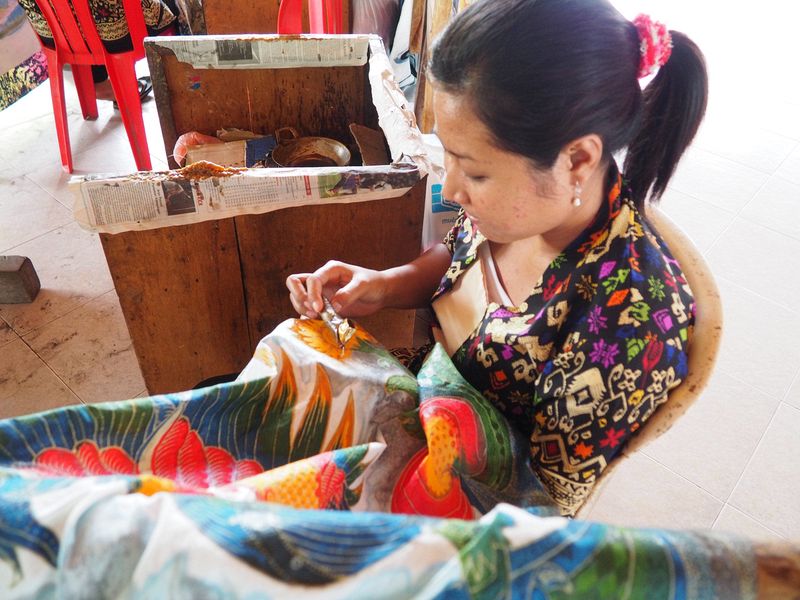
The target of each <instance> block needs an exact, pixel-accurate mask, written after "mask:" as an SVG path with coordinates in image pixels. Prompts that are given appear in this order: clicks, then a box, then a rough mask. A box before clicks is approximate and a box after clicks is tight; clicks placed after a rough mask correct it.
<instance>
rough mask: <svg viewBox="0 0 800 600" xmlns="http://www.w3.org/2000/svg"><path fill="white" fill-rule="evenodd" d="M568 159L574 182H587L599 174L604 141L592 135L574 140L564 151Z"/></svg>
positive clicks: (594, 134)
mask: <svg viewBox="0 0 800 600" xmlns="http://www.w3.org/2000/svg"><path fill="white" fill-rule="evenodd" d="M562 152H564V153H565V154H566V158H567V159H568V160H567V162H566V164H567V165H569V171H570V176H571V179H572V181H580V182H584V183H585V182H586V181H588V180H589V179H590V178H591V177H592V175H594V174H595V173H596V172H597V169H598V167H599V166H600V163H601V161H602V159H603V140H602V139H600V136H599V135H597V134H596V133H590V134H589V135H584V136H582V137H579V138H577V139H574V140H572V141H571V142H570V143H569V144H567V145H566V146H564V149H563V150H562Z"/></svg>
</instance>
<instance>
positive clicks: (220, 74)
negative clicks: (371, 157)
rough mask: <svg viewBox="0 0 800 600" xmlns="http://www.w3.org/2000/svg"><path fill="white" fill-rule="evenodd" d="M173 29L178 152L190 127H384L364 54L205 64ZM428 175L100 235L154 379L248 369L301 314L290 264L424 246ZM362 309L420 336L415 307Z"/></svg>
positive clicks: (395, 258)
mask: <svg viewBox="0 0 800 600" xmlns="http://www.w3.org/2000/svg"><path fill="white" fill-rule="evenodd" d="M207 37H211V38H212V39H214V38H215V37H216V36H207ZM230 37H231V36H220V38H219V41H220V42H227V41H229V38H230ZM352 37H354V38H355V37H357V36H352ZM169 39H170V38H167V40H169ZM174 39H175V40H180V41H181V43H184V42H187V41H188V42H191V38H174ZM254 39H255V38H254ZM163 40H164V38H159V39H158V42H159V43H158V44H156V43H153V42H152V41H148V42H147V43H146V45H147V53H148V61H149V63H150V71H151V74H152V77H153V87H154V91H155V96H156V101H157V108H158V112H159V118H160V121H161V127H162V132H163V137H164V144H165V148H166V149H167V154H168V155H169V154H171V150H172V147H173V145H174V143H175V140H176V139H177V137H178V136H179V135H181V134H182V133H185V132H188V131H200V132H202V133H206V134H214V132H215V131H216V130H217V129H219V128H222V127H239V128H242V129H249V130H251V131H254V132H257V133H271V132H273V131H274V130H275V129H277V128H278V127H281V126H287V125H293V126H295V127H297V128H299V129H300V130H301V132H302V133H304V134H306V135H323V136H327V137H332V138H334V139H339V140H342V141H345V140H348V139H349V135H350V134H349V130H348V126H349V124H351V123H358V124H361V125H366V126H368V127H372V128H378V127H379V123H378V121H379V119H378V109H376V106H375V103H373V97H372V89H371V85H370V80H369V69H370V64H369V63H368V62H364V64H358V65H347V66H325V65H320V66H298V67H291V66H289V67H287V66H281V67H279V68H274V67H271V66H263V65H251V66H249V67H247V68H225V66H224V65H220V64H217V65H216V67H215V68H211V69H209V68H198V67H197V66H193V64H191V62H186V61H182V60H179V58H180V57H179V56H178V54H180V52H177V53H176V52H173V51H171V50H169V49H168V48H167V47H166V45H165V44H164V43H163ZM309 43H313V41H309ZM219 47H220V48H223V49H224V47H225V44H220V45H219ZM371 52H372V51H371ZM323 62H324V61H323ZM385 133H387V138H389V139H391V138H392V137H393V136H392V135H389V133H390V132H385ZM394 133H397V132H394ZM394 137H396V136H394ZM400 137H401V138H402V135H401V136H400ZM353 146H354V144H353ZM395 150H396V149H395V148H392V152H393V153H395V152H394V151H395ZM355 151H357V148H355ZM171 166H173V167H175V166H177V165H175V164H174V163H173V164H172V165H171ZM356 168H357V167H356ZM425 185H426V181H425V178H424V177H421V178H419V177H418V181H417V183H416V184H414V185H413V186H412V187H411V188H410V189H408V190H407V191H405V192H404V193H402V195H398V196H395V197H390V198H385V199H381V200H369V201H364V202H351V203H347V204H330V203H328V204H323V205H314V206H296V207H288V208H281V209H279V210H274V211H272V212H266V213H263V214H245V215H238V216H235V217H228V218H220V219H214V220H204V221H202V222H196V223H190V224H181V225H174V226H167V227H159V228H153V229H141V228H133V227H132V228H131V230H130V231H124V232H121V233H115V234H110V233H101V239H102V243H103V248H104V250H105V253H106V257H107V260H108V264H109V267H110V270H111V274H112V277H113V279H114V283H115V286H116V290H117V294H118V296H119V299H120V304H121V306H122V310H123V313H124V315H125V319H126V322H127V325H128V329H129V331H130V335H131V339H132V341H133V346H134V349H135V352H136V355H137V357H138V359H139V364H140V366H141V369H142V373H143V375H144V379H145V382H146V384H147V389H148V391H149V392H150V393H151V394H154V393H165V392H172V391H177V390H182V389H188V388H191V387H193V386H195V385H196V384H197V383H198V382H200V381H202V380H204V379H206V378H209V377H212V376H216V375H220V374H225V373H232V372H237V371H239V370H240V369H241V368H242V367H243V366H244V365H245V364H246V363H247V361H248V360H249V359H250V357H251V356H252V352H253V349H254V348H255V345H256V344H257V342H258V340H259V339H260V338H261V337H263V336H264V335H265V334H267V333H268V332H269V331H271V330H272V329H273V328H274V327H275V326H276V325H277V324H278V323H279V322H281V321H283V320H284V319H286V318H289V317H292V316H295V313H294V310H293V308H292V306H291V303H290V302H289V297H288V291H287V290H286V287H285V280H286V278H287V276H288V275H290V274H292V273H300V272H308V271H312V270H314V269H316V268H318V267H319V266H321V265H323V264H324V263H325V262H326V261H327V260H329V259H338V260H342V261H346V262H352V263H355V264H359V265H363V266H366V267H370V268H375V269H383V268H387V267H391V266H395V265H398V264H403V263H405V262H408V261H410V260H412V259H413V258H415V257H416V256H417V255H418V253H419V249H420V241H421V231H422V219H423V208H424V200H425ZM97 230H98V231H101V232H102V228H99V229H97ZM360 321H361V322H362V324H364V325H365V326H366V327H367V329H368V330H369V331H371V332H372V333H373V334H374V335H375V336H376V337H377V338H378V339H379V340H381V341H382V342H384V344H386V345H387V346H390V347H391V346H408V345H411V343H412V330H413V323H414V311H410V310H386V311H383V312H381V313H380V314H378V315H375V316H373V317H370V318H365V319H362V320H360Z"/></svg>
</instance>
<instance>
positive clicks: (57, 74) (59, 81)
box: [45, 52, 72, 173]
mask: <svg viewBox="0 0 800 600" xmlns="http://www.w3.org/2000/svg"><path fill="white" fill-rule="evenodd" d="M45 56H46V57H47V74H48V75H49V76H50V96H51V98H52V100H53V117H55V120H56V136H58V150H59V152H60V153H61V165H62V167H63V168H64V170H65V171H66V172H67V173H72V150H70V147H69V123H68V121H67V105H66V103H65V102H64V73H63V67H64V65H63V64H62V63H61V62H59V60H58V57H57V56H56V53H55V52H45Z"/></svg>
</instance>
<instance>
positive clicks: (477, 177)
mask: <svg viewBox="0 0 800 600" xmlns="http://www.w3.org/2000/svg"><path fill="white" fill-rule="evenodd" d="M465 175H466V174H465ZM466 177H467V179H469V180H470V181H474V182H476V183H480V182H481V181H485V180H486V175H466Z"/></svg>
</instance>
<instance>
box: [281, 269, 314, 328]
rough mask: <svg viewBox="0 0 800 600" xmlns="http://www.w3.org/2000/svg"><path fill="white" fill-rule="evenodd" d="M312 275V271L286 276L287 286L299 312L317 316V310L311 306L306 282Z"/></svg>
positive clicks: (293, 303) (293, 304) (290, 298)
mask: <svg viewBox="0 0 800 600" xmlns="http://www.w3.org/2000/svg"><path fill="white" fill-rule="evenodd" d="M310 276H311V274H310V273H298V274H296V275H289V277H287V278H286V287H287V288H289V300H290V301H291V302H292V306H293V307H294V309H295V310H296V311H297V314H300V315H305V316H307V317H311V318H312V319H313V318H315V317H317V312H316V311H315V310H314V309H313V308H312V307H311V306H310V302H309V297H308V291H307V288H306V282H307V281H308V278H309V277H310Z"/></svg>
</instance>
